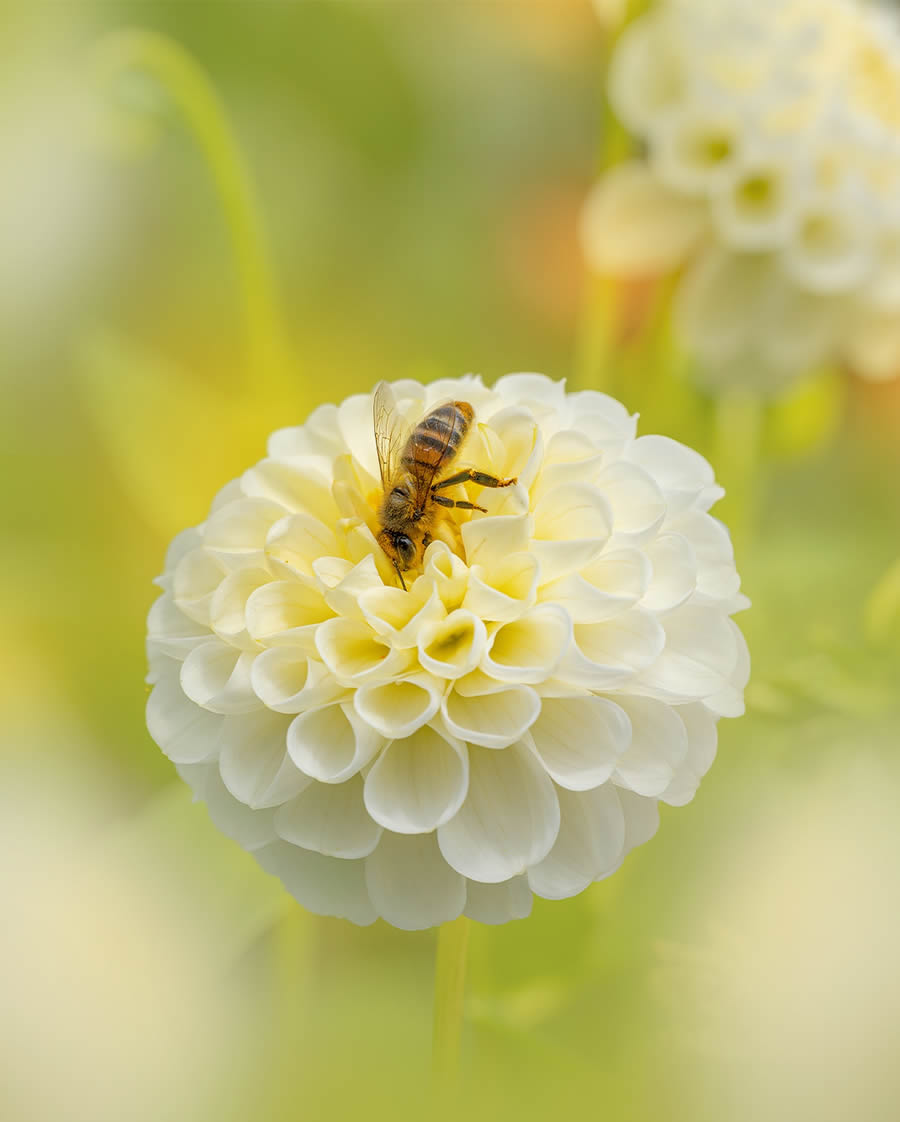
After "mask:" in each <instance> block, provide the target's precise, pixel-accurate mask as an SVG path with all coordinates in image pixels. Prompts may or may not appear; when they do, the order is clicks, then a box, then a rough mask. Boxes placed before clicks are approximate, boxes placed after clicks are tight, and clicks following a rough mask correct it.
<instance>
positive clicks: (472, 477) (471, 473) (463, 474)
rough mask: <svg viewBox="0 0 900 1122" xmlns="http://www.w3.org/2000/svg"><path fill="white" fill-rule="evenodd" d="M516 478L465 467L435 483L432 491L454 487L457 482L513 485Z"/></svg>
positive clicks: (487, 485)
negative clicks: (503, 477) (501, 476)
mask: <svg viewBox="0 0 900 1122" xmlns="http://www.w3.org/2000/svg"><path fill="white" fill-rule="evenodd" d="M515 482H516V480H515V479H498V478H497V477H496V475H487V474H486V473H485V472H483V471H476V470H475V468H463V470H462V471H458V472H457V473H456V475H448V476H447V478H446V479H442V480H441V481H440V482H439V483H435V484H434V486H433V487H432V488H431V490H432V491H440V490H441V489H442V488H443V487H452V486H453V485H454V484H455V483H477V484H478V486H479V487H511V486H512V484H513V483H515Z"/></svg>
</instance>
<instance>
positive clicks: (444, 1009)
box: [432, 916, 470, 1089]
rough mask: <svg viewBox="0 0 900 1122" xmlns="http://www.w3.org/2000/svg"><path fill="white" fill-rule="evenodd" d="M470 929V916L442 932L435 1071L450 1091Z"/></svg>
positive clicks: (437, 977)
mask: <svg viewBox="0 0 900 1122" xmlns="http://www.w3.org/2000/svg"><path fill="white" fill-rule="evenodd" d="M469 926H470V921H469V920H468V919H467V918H466V916H460V917H459V919H455V920H453V922H452V923H445V924H444V925H443V926H442V927H441V928H440V929H439V931H438V944H437V956H436V959H435V970H434V1036H433V1045H432V1071H433V1075H434V1081H435V1085H436V1086H437V1087H438V1088H444V1089H448V1088H450V1087H451V1086H452V1085H453V1084H454V1083H455V1081H456V1078H457V1074H458V1071H459V1042H460V1037H461V1035H462V1023H463V994H464V991H465V985H466V953H467V951H468V947H469Z"/></svg>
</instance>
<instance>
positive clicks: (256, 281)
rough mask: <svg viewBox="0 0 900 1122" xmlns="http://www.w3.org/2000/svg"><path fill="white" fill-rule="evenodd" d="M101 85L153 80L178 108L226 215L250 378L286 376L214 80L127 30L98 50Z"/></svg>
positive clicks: (148, 36)
mask: <svg viewBox="0 0 900 1122" xmlns="http://www.w3.org/2000/svg"><path fill="white" fill-rule="evenodd" d="M93 63H94V67H95V70H96V73H97V76H98V77H99V79H100V80H101V82H104V83H107V84H109V85H112V83H114V82H115V81H117V80H118V79H120V78H121V77H122V76H123V75H125V74H128V73H129V72H143V73H146V74H149V75H150V76H151V77H152V78H153V79H154V80H155V81H156V82H158V83H159V85H160V86H161V87H162V88H163V89H164V90H165V91H166V92H167V93H168V95H169V96H170V97H171V98H172V101H173V102H174V104H175V105H176V106H177V108H178V110H179V112H180V114H181V116H182V117H183V119H184V121H185V123H186V124H187V126H188V128H189V129H190V131H191V132H192V133H193V135H194V139H195V140H196V142H197V145H198V147H199V148H200V151H201V153H202V154H203V158H204V161H205V163H206V166H207V168H208V169H209V172H210V175H211V176H212V180H213V183H214V185H215V189H216V193H217V195H218V197H219V201H220V203H221V206H222V211H223V213H224V217H225V222H226V225H227V228H228V233H229V237H230V239H231V245H232V249H233V252H234V257H235V262H236V266H237V275H238V282H239V285H240V289H241V299H242V304H243V309H244V335H245V347H246V356H247V372H248V375H249V376H250V377H252V378H253V379H254V380H256V379H258V378H260V377H262V378H265V377H268V376H273V375H274V376H276V377H277V375H279V374H280V373H281V372H282V368H283V367H282V364H283V361H284V356H285V348H284V333H283V330H282V324H281V317H280V314H279V312H278V310H277V307H278V306H277V299H276V295H275V281H274V276H273V272H272V268H271V264H270V260H269V251H268V244H267V240H266V236H265V230H264V227H263V221H262V217H261V214H260V208H259V205H258V203H257V200H256V192H255V189H254V187H253V182H252V179H251V176H250V172H249V170H248V168H247V165H246V163H245V161H244V158H243V155H242V153H241V149H240V146H239V144H238V142H237V139H236V137H235V135H234V132H233V131H232V128H231V126H230V124H229V122H228V117H227V114H226V112H225V108H224V106H223V105H222V102H221V100H220V98H219V96H218V94H217V93H216V90H215V88H214V86H213V84H212V82H211V81H210V79H209V77H208V76H207V74H206V73H205V71H204V70H203V68H202V67H201V66H200V64H199V63H198V62H197V60H196V59H194V58H193V57H192V56H191V55H190V54H188V52H187V51H185V50H184V49H183V48H182V47H180V46H179V45H178V44H177V43H174V42H172V40H170V39H168V38H166V37H165V36H163V35H160V34H158V33H157V32H154V31H144V30H142V29H127V30H121V31H114V32H112V33H111V34H109V35H107V36H105V37H104V38H103V39H101V40H100V42H99V43H98V44H97V45H96V47H95V48H94V54H93Z"/></svg>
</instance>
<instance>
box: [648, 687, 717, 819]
mask: <svg viewBox="0 0 900 1122" xmlns="http://www.w3.org/2000/svg"><path fill="white" fill-rule="evenodd" d="M678 716H679V717H680V718H681V720H682V722H683V723H684V727H685V729H686V731H687V737H688V750H687V754H686V756H685V757H684V759H683V760H682V762H681V764H680V765H679V767H678V768H677V769H676V771H675V775H674V776H673V778H672V781H671V783H670V784H669V785H668V787H667V788H666V789H665V791H663V793H662V795H661V796H660V797H661V798H662V800H663V801H664V802H667V803H669V805H670V806H684V805H685V804H686V803H689V802H690V801H691V799H692V798H693V797H694V795H695V793H696V791H697V788H698V786H699V785H700V780H701V779H702V778H703V776H704V775H706V773H707V772H708V771H709V769H710V768H711V767H712V763H713V760H714V759H715V758H716V742H717V729H716V718H715V717H714V716H713V715H712V714H711V713H710V712H709V710H708V709H707V708H706V706H704V705H679V707H678Z"/></svg>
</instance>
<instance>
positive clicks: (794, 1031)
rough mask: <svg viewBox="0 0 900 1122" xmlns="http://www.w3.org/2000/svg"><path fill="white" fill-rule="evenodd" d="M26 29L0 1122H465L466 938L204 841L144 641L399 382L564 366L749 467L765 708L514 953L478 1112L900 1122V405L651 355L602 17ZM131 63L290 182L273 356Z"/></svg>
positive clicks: (147, 16) (16, 160) (22, 26)
mask: <svg viewBox="0 0 900 1122" xmlns="http://www.w3.org/2000/svg"><path fill="white" fill-rule="evenodd" d="M611 7H612V5H611ZM0 14H2V19H3V35H2V40H0V169H2V174H0V378H2V390H3V397H2V400H3V406H2V409H0V461H2V465H3V477H4V480H5V486H4V501H3V508H4V519H3V523H2V525H3V530H2V553H0V603H2V619H3V631H4V639H5V642H4V643H3V645H2V647H0V652H2V654H0V657H2V659H3V665H4V673H3V675H2V676H0V703H2V707H3V720H2V726H0V727H2V730H3V731H2V747H3V757H2V794H0V801H2V803H3V809H2V814H0V837H2V839H3V843H4V844H3V845H2V847H0V852H2V862H3V871H4V881H5V882H6V881H8V883H9V885H10V886H11V893H10V892H7V893H6V894H5V900H4V904H5V910H7V911H8V916H7V918H6V919H5V920H4V922H3V924H2V925H0V926H2V927H3V928H4V929H5V930H4V931H3V932H0V963H2V965H0V991H2V992H3V993H4V1000H3V1002H2V1007H0V1043H2V1045H3V1052H4V1067H5V1068H6V1069H7V1070H6V1072H5V1074H4V1076H3V1078H2V1079H0V1115H2V1117H4V1118H9V1119H11V1120H13V1122H19V1120H22V1122H32V1120H35V1122H43V1120H44V1119H48V1120H49V1119H65V1120H69V1119H82V1118H83V1119H91V1120H93V1122H96V1120H105V1119H107V1118H109V1119H113V1118H115V1119H122V1118H128V1119H145V1118H146V1119H153V1120H160V1119H173V1120H181V1119H203V1118H216V1119H224V1120H230V1119H235V1120H237V1119H245V1118H250V1117H253V1118H273V1119H280V1118H296V1117H308V1118H328V1119H344V1118H347V1119H349V1118H357V1117H359V1116H360V1115H361V1114H362V1115H363V1116H364V1117H367V1118H382V1117H384V1118H388V1117H390V1118H394V1117H403V1116H409V1115H412V1114H413V1113H414V1112H415V1113H416V1114H421V1113H426V1112H427V1113H431V1114H434V1113H435V1112H437V1114H438V1115H440V1113H441V1107H440V1106H435V1105H434V1104H429V1103H428V1102H427V1101H425V1095H426V1091H427V1071H428V1064H429V1046H430V1017H431V984H432V983H431V974H432V966H433V950H434V937H433V934H432V933H424V934H421V935H410V934H407V933H404V932H399V931H394V930H392V929H390V928H388V927H387V926H385V925H383V924H381V923H379V924H378V925H376V927H374V928H372V929H365V930H358V929H355V928H353V927H351V926H350V925H349V924H345V923H343V922H341V921H330V920H322V919H317V918H315V917H310V916H306V915H303V914H301V913H300V911H299V909H298V908H297V907H296V905H294V904H293V902H292V901H291V900H290V899H289V898H288V897H286V896H285V895H284V894H283V893H282V891H281V889H280V887H279V886H278V885H277V884H276V883H275V882H274V881H271V880H270V879H269V878H267V877H266V876H265V875H264V874H263V873H262V872H261V871H260V870H259V869H258V868H257V867H256V866H255V864H254V863H253V861H252V860H251V859H250V858H249V857H248V856H247V855H246V854H244V853H243V852H242V851H241V850H240V849H239V848H238V847H237V846H236V845H235V844H233V843H232V842H230V841H227V840H226V839H225V838H223V837H220V836H219V835H218V834H217V832H216V831H215V830H214V828H213V827H212V826H211V825H210V824H209V822H208V820H207V818H206V815H205V811H204V810H203V809H202V808H200V807H192V806H191V805H190V801H189V797H188V795H187V793H186V792H185V791H184V790H182V788H181V785H180V784H179V783H178V782H177V780H176V778H175V775H174V769H173V768H172V766H171V765H170V764H169V763H168V761H166V760H165V759H164V758H163V756H162V755H161V754H160V752H159V751H158V750H157V749H156V747H155V746H154V745H153V743H152V742H151V741H150V738H149V736H148V735H147V733H146V731H145V729H144V717H143V709H144V703H145V699H146V687H145V686H144V684H143V677H144V673H145V666H144V653H143V637H144V621H145V617H146V612H147V609H148V607H149V605H150V603H151V602H152V600H153V598H154V592H155V590H154V589H153V587H152V586H151V583H150V582H151V580H152V578H153V577H154V576H155V575H156V574H157V573H158V572H159V571H160V570H161V567H162V559H163V554H164V550H165V547H166V544H167V542H168V540H169V539H170V538H171V537H172V536H173V535H174V533H175V532H177V531H178V530H179V529H181V528H182V527H183V526H185V525H187V524H192V523H195V522H198V521H200V520H202V519H203V517H204V515H205V513H206V509H207V507H208V504H209V500H210V498H211V497H212V495H213V494H214V493H215V491H216V490H217V489H218V488H219V487H220V486H221V485H223V484H224V483H225V482H226V481H227V480H229V479H230V478H232V477H233V476H235V475H236V474H238V473H239V472H240V471H241V470H242V469H243V468H244V467H246V466H247V465H248V464H249V463H251V462H253V460H255V459H257V458H259V457H260V456H261V455H262V454H263V451H264V441H265V436H266V434H267V433H268V432H269V431H270V430H271V429H272V428H275V427H280V426H283V425H288V424H293V423H298V422H299V421H301V420H302V419H303V418H304V417H305V416H306V414H307V413H308V412H309V411H310V410H311V409H312V408H313V407H314V406H315V405H317V404H319V403H320V402H323V401H330V400H340V399H341V398H342V397H344V396H345V395H346V394H348V393H351V392H356V391H360V390H368V389H370V388H371V387H372V386H373V385H374V383H375V382H376V381H377V380H378V379H380V378H400V377H409V376H412V377H417V378H421V379H423V380H425V379H431V378H433V377H440V376H448V375H451V376H452V375H457V374H461V373H464V372H468V371H476V372H479V373H481V374H483V375H484V377H485V379H486V380H493V379H494V378H496V377H498V376H499V375H501V374H503V373H506V372H509V371H513V370H540V371H543V372H545V373H547V374H549V375H551V376H552V377H569V378H570V381H571V382H572V383H573V385H576V384H577V385H578V386H579V387H584V386H590V385H593V386H596V387H598V388H604V389H610V390H612V391H613V392H615V393H617V394H618V395H619V396H621V397H622V398H623V400H624V401H625V402H626V404H627V405H628V406H629V407H630V408H632V409H635V410H640V411H641V413H642V415H643V421H642V426H643V431H664V432H666V433H668V434H669V435H671V436H674V437H676V438H678V439H681V440H684V441H686V442H687V443H690V444H692V445H694V446H697V447H699V448H701V450H703V451H704V452H705V454H707V455H708V456H710V458H711V459H712V461H713V463H714V466H715V467H716V469H717V471H718V473H719V474H720V476H721V477H722V479H723V482H724V483H725V485H726V486H730V487H731V491H732V494H731V495H730V496H729V498H728V499H726V500H725V502H724V503H723V505H722V510H721V513H722V515H723V516H724V517H726V518H728V517H729V513H730V514H731V515H732V516H733V517H734V519H735V521H736V526H737V529H738V549H739V553H738V565H739V569H740V571H741V573H742V575H743V576H744V588H745V591H746V592H747V593H748V595H749V596H750V597H751V598H752V599H753V601H754V607H753V609H752V611H751V612H749V613H748V614H746V615H745V616H741V617H740V619H739V622H740V623H741V625H742V626H743V627H744V628H745V630H746V633H747V636H748V639H749V642H750V647H751V652H752V655H753V661H754V672H753V678H752V680H751V686H750V689H749V690H748V695H747V698H748V714H747V716H746V717H745V718H743V719H742V720H739V721H734V722H727V721H726V722H723V724H722V726H721V727H720V752H719V759H718V761H717V763H716V765H715V767H714V769H713V771H712V773H711V774H710V776H709V777H708V778H707V779H706V780H705V781H704V783H703V786H702V788H701V790H700V793H699V794H698V796H697V798H696V799H695V801H694V802H693V803H692V804H691V805H690V806H688V807H687V808H684V809H681V810H669V809H667V808H664V809H663V821H662V826H661V829H660V832H659V834H658V836H657V837H656V839H655V840H654V841H653V842H651V843H650V844H649V845H647V846H646V847H645V848H643V849H641V850H638V851H637V852H635V853H634V854H633V855H632V856H631V857H629V859H628V861H627V862H626V864H625V866H624V868H623V869H622V870H621V871H620V872H618V873H617V874H616V875H615V876H614V877H613V878H611V879H610V880H609V881H606V882H603V883H601V884H599V885H596V886H594V888H593V889H592V890H590V891H589V892H587V893H585V894H584V895H582V896H580V897H578V898H576V899H573V900H569V901H564V902H560V903H545V902H543V901H536V907H535V912H534V915H533V917H532V918H531V919H529V920H527V921H524V922H520V923H515V924H511V925H508V926H506V927H504V928H499V929H493V928H481V927H476V928H475V930H474V932H473V946H472V958H471V969H470V977H469V986H468V1004H467V1023H466V1028H465V1037H464V1046H463V1047H464V1058H463V1064H464V1078H463V1090H462V1096H463V1099H462V1101H461V1102H458V1103H448V1104H444V1106H445V1108H446V1111H447V1113H448V1115H450V1114H452V1115H453V1116H454V1117H456V1116H460V1115H461V1114H462V1112H465V1113H466V1114H467V1115H468V1116H469V1117H472V1118H475V1119H479V1118H496V1117H498V1116H499V1117H519V1118H523V1119H531V1118H534V1119H537V1118H545V1117H548V1116H551V1115H556V1114H560V1115H566V1116H569V1117H573V1118H594V1117H616V1118H617V1119H620V1120H622V1122H632V1120H634V1122H638V1120H645V1119H646V1120H651V1119H654V1120H655V1119H685V1120H688V1119H690V1120H701V1122H705V1120H707V1119H709V1120H712V1119H716V1120H720V1119H727V1120H731V1119H735V1120H737V1122H743V1120H745V1119H747V1120H751V1119H752V1120H756V1119H763V1118H765V1119H776V1120H777V1119H782V1118H783V1119H788V1118H790V1119H802V1120H805V1119H807V1118H808V1119H816V1120H817V1122H830V1120H832V1119H834V1120H838V1119H840V1120H844V1119H847V1118H849V1117H855V1118H860V1119H865V1120H867V1122H868V1120H871V1122H879V1120H881V1119H885V1120H888V1119H895V1118H896V1117H897V1116H898V1112H900V1072H898V1068H897V1065H896V1062H895V1054H894V1053H895V1051H896V1041H897V1039H898V1033H900V961H898V958H897V936H898V922H900V821H898V815H897V805H898V794H900V783H898V780H900V759H898V752H897V749H898V731H897V730H898V724H897V721H898V715H900V696H898V695H900V690H898V686H900V638H898V633H900V570H897V569H893V570H892V568H891V566H892V565H894V564H895V563H896V560H897V558H898V557H900V533H898V525H900V518H898V516H900V488H898V486H897V479H898V468H900V452H898V443H900V441H898V437H900V385H898V384H890V383H889V384H886V385H881V386H875V387H873V386H865V385H863V384H862V383H858V382H856V381H855V380H853V379H852V378H849V377H846V376H845V375H843V374H842V373H840V372H835V371H830V372H823V373H822V374H821V375H820V376H819V377H818V378H816V379H813V380H812V381H810V382H809V383H807V384H806V385H804V386H803V387H801V389H800V390H798V391H796V392H795V393H794V394H793V395H792V397H791V399H790V400H788V401H786V402H781V403H779V404H777V405H770V406H768V407H766V409H765V411H764V415H763V417H762V418H761V420H760V418H759V417H757V416H756V411H755V410H754V409H753V407H752V404H750V403H747V402H744V401H741V400H736V401H731V402H729V403H727V407H726V408H723V407H722V406H720V405H716V403H714V402H712V401H710V400H707V399H705V398H703V397H702V396H700V395H699V394H698V393H697V392H696V391H694V390H692V389H691V388H690V383H689V380H688V375H689V371H688V370H686V369H685V363H684V361H683V359H682V357H681V356H680V355H679V354H678V353H677V351H676V349H675V347H674V345H673V344H672V343H671V341H670V340H668V339H667V338H666V336H665V333H664V332H660V331H645V332H644V333H643V334H642V333H641V332H640V331H639V332H637V333H635V332H632V331H629V330H628V329H627V327H628V323H627V316H626V315H625V312H627V311H628V309H629V308H633V307H635V306H637V307H640V306H641V302H642V300H643V299H644V297H645V295H646V294H644V293H642V292H641V291H639V290H638V291H617V292H612V293H611V292H610V291H609V290H608V289H605V288H602V286H599V285H597V283H596V282H589V281H588V280H587V279H586V278H585V276H584V273H583V267H582V263H581V258H580V251H579V247H578V240H577V222H578V213H579V207H580V205H581V202H582V200H583V198H584V195H585V193H586V191H587V190H588V188H589V186H590V184H591V182H592V179H593V177H594V173H595V170H596V166H597V160H598V151H599V149H600V147H601V144H602V140H603V137H602V132H603V121H604V116H603V98H602V90H603V60H604V55H605V50H606V45H607V44H606V36H605V33H604V27H603V24H602V21H601V20H600V19H598V15H597V11H596V10H595V9H594V7H593V6H592V5H591V4H590V3H589V0H458V2H451V0H368V2H364V3H358V2H355V0H296V2H290V0H280V2H275V0H271V2H269V0H262V2H251V0H222V2H213V0H208V2H200V0H197V2H192V0H182V2H168V3H167V2H149V0H148V2H143V3H139V2H130V0H119V2H115V3H101V2H91V0H72V2H62V0H60V2H58V3H46V4H44V3H30V2H28V0H6V2H5V3H4V4H3V5H2V7H0ZM133 27H141V28H146V29H150V30H153V31H158V32H161V33H163V34H165V35H166V36H168V37H170V39H171V40H172V41H173V42H174V43H175V44H178V45H180V46H181V47H183V48H185V49H186V50H187V51H189V52H190V54H191V55H192V56H193V57H194V58H195V59H196V60H197V62H198V63H199V65H200V67H201V68H202V70H203V71H205V72H206V74H208V76H209V78H210V80H211V82H212V86H213V88H214V89H215V90H216V91H217V93H218V96H219V97H220V98H221V101H222V104H223V106H224V108H225V111H226V112H227V115H228V119H229V120H230V122H231V125H232V127H233V130H234V134H235V136H236V138H237V140H238V143H239V146H240V151H241V152H242V154H243V159H244V160H245V161H246V166H247V167H248V168H249V169H250V175H251V177H252V181H253V190H254V191H255V195H256V204H257V210H256V213H257V214H258V215H261V216H262V218H261V219H260V221H261V222H262V223H263V224H264V227H265V230H266V240H267V247H268V253H269V255H270V266H269V267H270V268H271V272H272V275H273V276H274V278H275V288H276V298H275V309H276V310H275V312H274V313H271V312H270V311H267V310H266V309H265V308H264V309H262V311H260V308H259V307H256V310H255V311H254V310H253V308H254V306H253V304H252V301H253V299H254V297H253V291H256V292H257V295H258V293H259V291H260V288H259V285H260V283H261V284H262V286H263V288H264V287H265V277H264V276H263V278H262V281H261V282H260V278H259V277H258V276H257V277H256V282H255V283H256V285H257V287H256V289H255V290H254V289H253V285H252V284H251V286H250V287H251V290H252V291H251V297H250V298H251V311H250V323H249V326H250V339H249V344H248V340H247V330H246V328H247V320H246V317H245V309H246V306H247V302H246V298H245V295H242V288H241V278H240V275H239V271H238V270H236V267H235V254H234V251H233V245H232V243H231V241H230V239H229V232H228V224H227V222H226V221H225V220H224V218H223V212H222V208H221V206H220V201H219V198H218V196H217V193H216V191H215V189H214V186H213V183H212V180H211V177H210V174H209V170H208V167H207V166H206V164H205V163H204V161H203V158H202V156H201V154H200V152H199V150H198V146H197V143H196V142H195V138H194V137H193V136H192V134H191V132H190V130H189V129H187V128H186V127H185V124H184V118H183V114H182V113H180V112H179V108H178V106H177V104H176V102H175V100H173V98H172V96H171V95H170V94H167V93H166V92H165V90H163V89H162V88H161V86H160V85H159V83H158V82H156V81H155V80H154V79H153V78H152V76H149V75H148V74H146V73H140V72H137V71H134V72H132V73H129V74H125V75H120V76H119V77H118V78H116V80H114V81H111V82H109V83H108V84H107V85H105V86H101V84H100V83H99V81H98V80H97V73H98V71H99V69H101V67H100V65H99V63H98V58H100V59H102V57H103V55H102V52H101V54H100V55H98V53H97V52H98V47H97V44H98V43H102V42H104V41H106V42H107V43H108V40H105V37H106V36H108V35H109V33H111V32H114V31H116V30H117V29H123V28H133ZM245 248H246V247H245ZM250 254H251V257H252V256H253V253H252V249H251V251H250ZM257 263H258V262H257ZM244 275H245V277H246V274H244ZM623 309H624V312H623ZM254 317H255V318H254ZM611 319H612V320H614V321H615V324H617V325H618V326H615V324H614V327H613V328H610V326H609V325H610V321H611ZM254 324H255V326H254ZM598 325H600V326H599V327H598ZM604 325H605V326H604ZM598 331H599V332H600V333H601V335H602V339H600V342H599V344H598ZM267 332H268V335H267V334H266V333H267ZM254 333H255V334H254ZM758 424H761V435H760V443H759V448H758V452H759V454H758V455H754V456H753V458H752V461H751V459H750V458H749V455H748V453H747V449H746V448H745V447H744V445H745V443H746V440H747V432H748V431H750V432H751V436H750V438H749V439H750V440H751V442H752V441H753V433H752V430H753V427H754V426H756V425H758ZM752 453H753V449H752V448H751V449H750V454H752ZM716 513H719V511H717V512H716Z"/></svg>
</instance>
